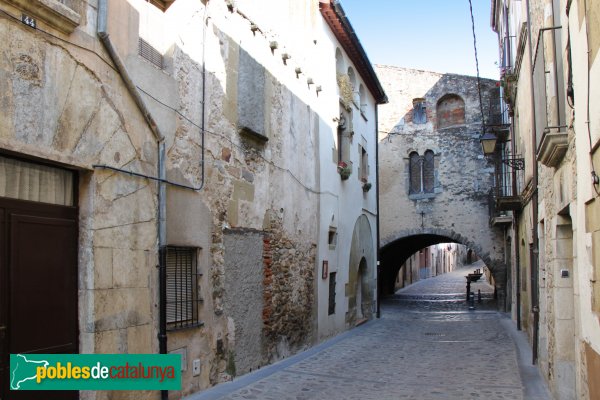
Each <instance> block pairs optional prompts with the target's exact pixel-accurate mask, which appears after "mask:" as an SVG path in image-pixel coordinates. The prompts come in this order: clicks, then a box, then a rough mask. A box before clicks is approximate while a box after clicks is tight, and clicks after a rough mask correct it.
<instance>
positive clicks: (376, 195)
mask: <svg viewBox="0 0 600 400" xmlns="http://www.w3.org/2000/svg"><path fill="white" fill-rule="evenodd" d="M378 129H379V105H377V104H376V105H375V186H376V187H377V191H376V192H375V199H376V207H377V313H376V315H377V318H381V264H380V263H381V261H380V258H381V240H380V236H379V130H378Z"/></svg>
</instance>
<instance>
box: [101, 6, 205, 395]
mask: <svg viewBox="0 0 600 400" xmlns="http://www.w3.org/2000/svg"><path fill="white" fill-rule="evenodd" d="M107 2H108V0H98V30H97V33H98V37H99V38H100V40H101V41H102V44H103V45H104V47H105V48H106V51H107V52H108V54H109V55H110V58H111V59H112V61H113V63H114V64H115V67H116V68H117V71H118V72H119V75H120V76H121V79H122V80H123V83H125V86H126V87H127V90H128V91H129V93H130V94H131V96H132V97H133V99H134V101H135V103H136V105H137V106H138V108H139V109H140V111H141V112H142V114H143V115H144V119H145V120H146V123H147V124H148V127H149V128H150V130H151V131H152V133H153V135H154V138H155V139H156V141H157V143H158V177H159V183H158V194H157V201H158V216H157V217H158V218H157V219H158V223H157V225H158V226H157V230H158V248H159V305H160V307H159V326H158V343H159V352H160V354H166V353H167V329H166V328H167V324H166V304H165V301H164V300H165V298H166V279H164V278H166V265H165V263H164V262H165V246H166V196H165V194H166V188H165V181H166V169H165V141H164V139H165V137H164V135H163V134H162V133H161V132H160V129H159V128H158V125H157V124H156V122H155V121H154V119H153V118H152V115H151V113H150V111H149V110H148V108H147V107H146V104H145V103H144V100H143V99H142V97H141V95H140V93H139V91H138V90H137V88H136V86H135V84H134V83H133V81H132V80H131V75H130V74H129V72H128V71H127V68H126V67H125V63H124V62H123V60H122V59H121V57H120V56H119V54H118V53H117V51H116V49H115V47H114V46H113V44H112V42H111V40H110V36H109V34H108V30H107V17H108V3H107ZM203 133H204V130H203ZM202 137H203V138H204V134H203V135H202ZM202 171H203V172H204V168H202ZM168 398H169V394H168V391H167V390H161V399H163V400H167V399H168Z"/></svg>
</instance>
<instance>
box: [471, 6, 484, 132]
mask: <svg viewBox="0 0 600 400" xmlns="http://www.w3.org/2000/svg"><path fill="white" fill-rule="evenodd" d="M469 10H470V11H471V28H472V29H473V50H474V51H475V67H476V69H477V92H478V94H479V110H480V111H481V126H482V128H483V133H484V134H485V118H484V113H483V100H482V97H481V77H480V76H479V57H478V56H477V36H476V35H475V18H474V17H473V3H472V2H471V0H469Z"/></svg>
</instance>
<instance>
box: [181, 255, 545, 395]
mask: <svg viewBox="0 0 600 400" xmlns="http://www.w3.org/2000/svg"><path fill="white" fill-rule="evenodd" d="M471 269H474V266H473V265H471V266H469V269H463V270H460V271H455V272H453V273H449V274H445V275H442V276H439V277H435V278H429V279H426V280H423V281H420V282H417V283H416V284H414V285H411V286H409V287H407V288H404V289H402V290H400V291H398V292H397V293H396V295H394V296H393V297H392V298H391V299H388V300H386V302H385V303H383V304H382V317H381V318H380V319H377V320H374V321H370V322H368V323H366V324H364V325H362V326H360V327H357V328H354V329H352V330H351V331H349V332H346V333H344V334H341V335H339V336H337V337H336V338H333V339H331V340H329V341H327V342H325V343H322V344H321V345H319V346H317V347H315V348H313V349H311V350H309V351H307V352H305V353H302V354H299V355H297V356H294V357H291V358H290V359H287V360H284V361H282V362H280V363H277V364H274V365H272V366H270V367H266V368H263V369H262V370H260V371H256V372H254V373H252V374H248V375H246V376H244V377H241V378H238V379H236V380H234V381H233V382H230V383H226V384H222V385H219V386H217V387H215V388H213V389H210V390H208V391H205V392H202V393H200V394H196V395H193V396H190V397H188V400H207V399H228V400H238V399H260V400H262V399H264V400H270V399H273V400H287V399H290V400H291V399H294V400H309V399H324V400H325V399H327V400H335V399H340V400H342V399H344V400H350V399H357V400H359V399H360V400H368V399H373V400H375V399H377V400H385V399H390V400H392V399H419V400H438V399H439V400H442V399H444V400H450V399H457V400H464V399H486V400H501V399H510V400H518V399H524V400H532V399H536V400H538V399H539V400H545V399H548V398H549V397H547V393H546V392H545V390H543V389H544V388H543V387H542V388H541V390H540V388H537V389H535V388H534V389H535V390H531V388H528V385H530V384H531V382H529V381H530V380H531V381H532V382H533V380H535V379H533V380H532V379H531V378H527V380H526V381H525V382H523V380H522V378H521V377H522V376H525V375H527V372H528V373H529V375H527V376H533V375H532V374H531V370H528V371H525V372H524V370H523V368H526V369H527V368H530V369H531V368H532V367H527V366H523V365H520V364H524V361H523V357H519V354H517V353H518V346H515V343H516V342H515V340H514V338H515V337H516V336H515V335H514V332H510V330H511V329H512V325H511V323H510V320H508V318H507V316H506V315H505V314H502V313H499V312H496V311H495V310H491V309H490V308H491V305H490V303H491V302H493V296H492V294H493V290H492V288H491V286H490V285H488V284H487V283H486V282H485V281H483V282H479V283H477V285H474V286H473V287H474V288H475V291H477V290H481V291H482V303H478V302H477V301H476V302H475V307H476V309H475V310H469V309H468V305H467V304H466V294H465V283H466V280H465V278H464V275H466V273H467V272H471ZM520 360H521V361H520ZM533 373H534V374H535V373H537V372H536V370H535V369H534V370H533ZM538 375H539V374H538Z"/></svg>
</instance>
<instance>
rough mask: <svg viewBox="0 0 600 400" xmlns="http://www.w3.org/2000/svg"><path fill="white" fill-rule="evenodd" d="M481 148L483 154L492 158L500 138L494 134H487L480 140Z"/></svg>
mask: <svg viewBox="0 0 600 400" xmlns="http://www.w3.org/2000/svg"><path fill="white" fill-rule="evenodd" d="M479 141H480V142H481V148H482V149H483V154H485V155H486V156H491V155H492V154H494V151H495V150H496V142H497V141H498V138H497V137H496V135H494V134H493V133H489V132H486V133H485V134H484V135H483V136H482V137H481V138H480V139H479Z"/></svg>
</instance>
